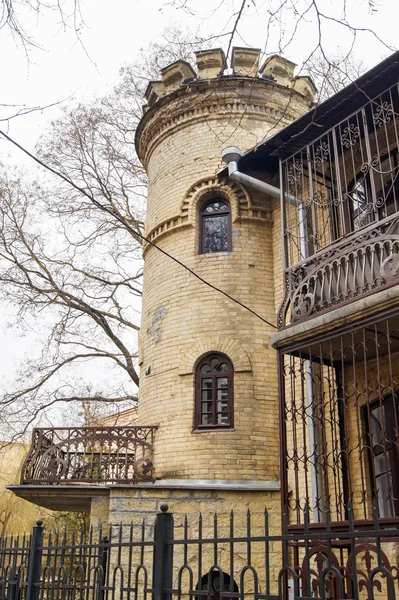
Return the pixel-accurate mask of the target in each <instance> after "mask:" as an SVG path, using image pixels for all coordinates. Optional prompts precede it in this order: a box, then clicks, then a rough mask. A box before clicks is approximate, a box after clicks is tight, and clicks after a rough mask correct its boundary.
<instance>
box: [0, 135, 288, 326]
mask: <svg viewBox="0 0 399 600" xmlns="http://www.w3.org/2000/svg"><path fill="white" fill-rule="evenodd" d="M0 134H1V135H2V136H3V137H4V138H5V139H6V140H7V141H9V142H10V143H11V144H13V145H14V146H16V147H17V148H19V150H21V151H22V152H24V153H25V154H26V155H27V156H29V157H30V158H31V159H32V160H34V161H35V162H37V163H38V164H39V165H40V166H41V167H43V168H44V169H47V171H50V172H51V173H53V174H54V175H56V176H57V177H60V178H61V179H63V180H64V181H65V182H66V183H68V185H70V186H72V187H73V188H74V189H75V190H77V191H78V192H80V193H81V194H82V195H83V196H86V198H88V199H89V200H90V202H92V203H93V204H94V205H95V206H97V208H99V209H100V210H103V211H105V212H107V213H108V214H109V215H111V216H112V217H113V218H114V219H116V220H118V221H119V222H120V223H122V225H123V226H124V227H125V228H126V229H127V230H128V231H129V232H130V233H131V234H132V235H133V237H138V238H140V239H141V240H143V241H144V242H147V244H150V245H151V246H153V247H154V248H156V249H157V250H158V251H159V252H162V254H164V255H165V256H167V257H168V258H169V259H170V260H173V261H174V262H175V263H176V264H178V265H179V266H180V267H182V268H183V269H185V270H186V271H188V272H189V273H191V275H193V276H194V277H196V278H197V279H198V280H199V281H201V283H203V284H205V285H207V286H208V287H210V288H211V289H213V290H215V291H216V292H219V293H220V294H223V296H226V298H228V299H229V300H231V301H232V302H235V303H236V304H238V305H239V306H241V307H242V308H244V309H245V310H247V311H248V312H250V313H252V314H253V315H254V316H255V317H257V318H258V319H260V320H261V321H263V323H266V325H269V326H270V327H273V329H277V327H276V326H275V325H273V323H270V321H268V320H267V319H264V318H263V317H262V316H261V315H259V314H258V313H257V312H255V311H254V310H252V308H249V306H247V305H246V304H243V303H242V302H240V301H239V300H237V299H236V298H234V297H233V296H230V294H228V293H227V292H225V291H223V290H221V289H220V288H218V287H217V286H216V285H213V284H212V283H210V282H209V281H207V280H206V279H204V278H203V277H201V276H200V275H198V274H197V273H195V271H193V270H192V269H190V267H188V266H187V265H185V264H184V263H183V262H181V261H180V260H179V259H178V258H176V257H174V256H172V254H169V252H166V250H163V249H162V248H160V247H159V246H158V245H157V244H155V243H154V242H152V241H151V240H149V239H148V238H146V237H145V236H144V235H142V234H141V233H139V232H138V231H136V230H135V229H133V227H132V226H131V225H129V223H127V222H126V221H125V220H124V219H123V218H122V217H121V216H120V215H119V214H118V213H116V212H114V211H113V210H111V209H110V208H109V207H107V206H106V205H103V204H101V202H99V201H98V200H96V199H95V198H94V196H92V195H91V194H89V193H88V192H87V191H86V190H84V189H83V188H81V187H80V186H79V185H77V184H76V183H74V182H73V181H72V180H71V179H69V177H66V176H65V175H63V173H61V172H60V171H57V170H56V169H53V167H50V165H48V164H46V163H45V162H43V161H42V160H40V158H39V157H38V156H35V155H34V154H32V153H31V152H29V150H26V148H24V147H23V146H21V145H20V144H18V142H16V141H15V140H13V139H12V138H11V137H10V136H9V135H7V134H6V133H4V131H2V130H1V129H0Z"/></svg>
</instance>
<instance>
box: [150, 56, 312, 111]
mask: <svg viewBox="0 0 399 600" xmlns="http://www.w3.org/2000/svg"><path fill="white" fill-rule="evenodd" d="M260 55H261V51H260V50H259V49H257V48H240V47H234V48H233V49H232V52H231V57H230V61H228V59H226V55H225V53H224V52H223V50H222V49H221V48H215V49H211V50H199V51H198V52H195V57H196V69H194V68H193V67H192V66H191V65H190V64H189V63H188V62H186V61H184V60H177V61H176V62H174V63H172V64H170V65H168V66H166V67H164V68H163V69H162V70H161V76H162V80H159V81H150V83H149V84H148V87H147V90H146V93H145V97H146V99H147V102H148V104H147V105H146V106H145V107H144V110H148V108H149V107H152V106H153V105H154V104H155V103H156V102H157V101H158V100H160V99H161V98H164V97H165V96H168V95H169V94H171V93H173V92H174V91H176V90H178V89H179V88H184V87H188V86H190V85H192V84H193V83H196V82H203V81H209V83H210V82H211V80H214V79H219V80H220V79H222V78H229V79H231V78H232V77H233V78H237V77H245V78H251V79H252V80H254V79H262V80H264V81H268V82H269V83H271V84H277V85H281V86H283V87H288V88H292V89H294V90H295V91H297V92H299V93H301V94H302V95H304V96H305V97H306V98H307V99H308V100H309V101H311V102H312V101H313V99H314V95H315V92H316V88H315V85H314V83H313V81H312V79H311V78H310V77H308V76H297V77H296V76H295V75H294V71H295V67H296V64H295V63H293V62H291V61H290V60H288V59H286V58H284V57H282V56H279V55H277V54H275V55H273V56H269V57H268V58H267V59H266V60H265V61H264V62H263V63H262V64H260V62H259V61H260Z"/></svg>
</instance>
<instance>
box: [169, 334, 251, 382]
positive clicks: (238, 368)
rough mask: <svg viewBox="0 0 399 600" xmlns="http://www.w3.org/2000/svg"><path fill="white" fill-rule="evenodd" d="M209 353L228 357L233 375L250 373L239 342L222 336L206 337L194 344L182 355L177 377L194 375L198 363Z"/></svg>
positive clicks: (247, 358)
mask: <svg viewBox="0 0 399 600" xmlns="http://www.w3.org/2000/svg"><path fill="white" fill-rule="evenodd" d="M211 352H215V353H216V352H220V353H221V354H225V355H226V356H228V358H229V359H230V360H231V362H232V363H233V367H234V372H235V373H243V372H250V371H252V367H251V362H250V360H249V356H248V354H247V352H246V351H245V350H244V348H243V347H242V345H241V344H240V342H238V341H237V340H232V339H231V338H228V337H226V336H222V335H207V336H206V337H203V338H200V339H199V340H198V341H196V342H194V343H193V344H192V345H191V346H189V348H188V349H187V350H185V351H184V352H183V353H182V356H183V359H182V362H181V364H180V368H179V375H190V374H192V373H194V371H195V367H196V365H197V364H198V362H199V361H200V360H201V359H202V358H203V357H204V356H205V355H206V354H210V353H211Z"/></svg>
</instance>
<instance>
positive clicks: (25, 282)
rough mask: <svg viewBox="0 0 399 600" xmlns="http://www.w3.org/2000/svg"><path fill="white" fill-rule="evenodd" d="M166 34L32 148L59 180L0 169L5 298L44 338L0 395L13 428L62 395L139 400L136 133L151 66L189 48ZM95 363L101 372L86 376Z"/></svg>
mask: <svg viewBox="0 0 399 600" xmlns="http://www.w3.org/2000/svg"><path fill="white" fill-rule="evenodd" d="M166 36H167V38H165V39H163V40H160V41H159V42H157V44H155V45H154V46H153V47H152V49H151V50H152V55H153V56H154V58H152V59H149V58H148V57H147V56H146V54H145V53H144V52H142V53H141V54H140V56H139V62H138V64H136V65H132V66H130V67H126V68H125V69H124V70H123V72H122V77H121V83H120V85H119V86H118V87H117V88H116V89H115V91H114V93H113V94H112V95H111V96H110V97H108V98H102V99H99V100H97V101H95V102H93V103H92V104H91V105H86V106H84V105H78V106H76V107H75V108H73V109H69V110H68V109H64V110H63V112H62V115H61V117H60V118H59V119H58V120H57V121H56V122H54V123H53V124H52V128H51V133H50V134H49V135H48V136H47V137H46V138H44V139H43V140H42V141H41V143H40V146H39V149H38V153H39V156H40V159H41V160H42V161H44V162H46V164H47V165H49V166H51V168H53V169H54V170H56V171H57V172H59V173H60V174H61V175H62V176H63V177H64V179H62V178H59V177H50V178H49V179H47V180H44V181H42V182H41V183H40V185H39V184H38V183H34V182H31V181H26V180H24V179H23V178H22V177H21V176H20V175H19V174H18V173H14V174H13V173H10V172H9V171H8V172H5V171H4V170H3V173H1V174H0V299H1V300H2V302H4V303H8V304H9V305H11V306H12V307H13V310H14V311H15V314H16V317H15V321H16V322H18V323H19V324H22V326H24V324H27V325H28V326H29V327H30V328H31V329H32V328H33V329H35V330H39V331H40V339H41V340H42V347H41V351H40V353H38V354H37V355H35V353H34V352H32V355H31V356H30V357H29V359H28V360H26V361H25V362H24V363H23V364H22V365H21V368H20V371H19V375H18V377H17V379H16V381H15V386H14V388H13V389H12V390H7V392H6V393H4V394H3V396H2V397H1V398H0V406H1V416H0V420H1V421H2V423H3V424H5V425H6V427H7V430H8V433H10V429H11V430H12V431H13V433H14V434H15V435H17V434H20V433H21V432H23V431H25V430H26V428H27V427H29V426H30V425H31V424H32V423H34V422H37V420H38V419H39V418H40V417H41V415H42V414H43V412H47V413H48V411H49V409H51V407H53V406H55V405H57V404H59V403H61V402H63V403H65V402H66V403H74V404H76V405H79V406H81V403H82V402H83V403H84V405H86V406H87V403H90V402H92V403H93V404H96V405H98V403H101V404H102V405H105V404H107V405H109V406H112V408H113V409H114V407H115V405H116V404H118V405H120V404H121V403H122V405H123V407H128V406H132V405H135V403H136V397H137V386H138V382H139V378H138V371H137V350H136V348H137V343H136V340H137V332H138V329H139V325H138V323H139V310H140V296H141V286H142V283H141V277H142V261H141V240H142V235H143V232H144V221H143V219H144V205H145V194H146V177H145V173H144V170H143V168H142V166H141V165H140V163H139V161H138V159H137V157H136V154H135V150H134V135H135V130H136V127H137V123H138V121H139V119H140V116H141V106H142V104H143V96H142V93H143V88H145V86H146V85H147V82H148V77H151V76H153V75H154V74H155V72H156V70H157V69H158V68H159V66H162V64H166V63H169V62H170V61H173V60H176V59H178V58H180V57H182V58H184V59H186V58H192V56H191V54H192V50H193V48H195V43H194V41H193V39H192V38H191V39H190V41H188V40H189V38H187V40H186V41H185V38H183V40H182V39H181V38H178V37H176V36H177V34H176V32H175V31H174V30H168V31H167V32H166ZM177 40H180V41H179V43H177ZM196 44H197V46H198V45H202V40H197V42H196ZM161 53H165V58H164V59H162V57H161ZM162 60H164V63H162ZM136 73H140V74H141V75H140V79H138V78H136ZM145 74H147V77H145ZM133 82H134V84H133ZM67 181H73V182H74V184H75V188H72V187H71V186H70V185H69V184H68V183H67ZM82 192H83V193H82ZM96 364H100V365H101V367H97V369H98V370H99V369H101V371H102V372H107V373H108V377H107V379H108V383H106V384H104V382H101V383H100V384H96V383H95V381H94V382H93V381H92V380H91V379H90V371H91V370H92V369H96V367H95V365H96ZM94 379H96V378H94Z"/></svg>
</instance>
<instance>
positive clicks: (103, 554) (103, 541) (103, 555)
mask: <svg viewBox="0 0 399 600" xmlns="http://www.w3.org/2000/svg"><path fill="white" fill-rule="evenodd" d="M108 543H109V542H108V537H107V536H106V535H105V536H104V537H103V538H101V537H100V544H99V550H98V566H99V567H101V569H99V571H98V578H97V582H98V589H97V600H104V595H105V582H106V577H107V565H108Z"/></svg>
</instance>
